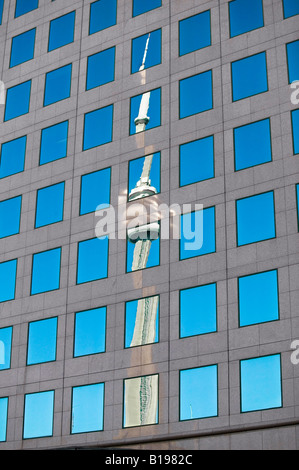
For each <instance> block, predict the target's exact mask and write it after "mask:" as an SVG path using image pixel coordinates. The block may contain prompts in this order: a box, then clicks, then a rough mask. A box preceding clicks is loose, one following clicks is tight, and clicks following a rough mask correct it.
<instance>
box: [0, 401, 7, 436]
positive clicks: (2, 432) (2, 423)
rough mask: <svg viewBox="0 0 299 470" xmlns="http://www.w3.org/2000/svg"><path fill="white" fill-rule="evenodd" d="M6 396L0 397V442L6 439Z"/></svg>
mask: <svg viewBox="0 0 299 470" xmlns="http://www.w3.org/2000/svg"><path fill="white" fill-rule="evenodd" d="M7 413H8V398H7V397H5V398H0V442H5V441H6V429H7Z"/></svg>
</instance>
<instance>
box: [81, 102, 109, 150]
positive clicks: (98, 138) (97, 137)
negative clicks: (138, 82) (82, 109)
mask: <svg viewBox="0 0 299 470" xmlns="http://www.w3.org/2000/svg"><path fill="white" fill-rule="evenodd" d="M112 128H113V105H112V104H111V105H110V106H106V107H105V108H101V109H97V110H95V111H91V112H90V113H86V114H85V116H84V136H83V150H89V149H92V148H94V147H98V146H100V145H104V144H107V143H108V142H112Z"/></svg>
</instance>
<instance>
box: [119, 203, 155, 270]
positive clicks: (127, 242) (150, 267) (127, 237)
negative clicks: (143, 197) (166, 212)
mask: <svg viewBox="0 0 299 470" xmlns="http://www.w3.org/2000/svg"><path fill="white" fill-rule="evenodd" d="M138 200H139V199H137V201H138ZM132 202H133V203H134V201H132ZM150 223H159V225H160V231H159V237H158V238H157V239H155V240H153V241H154V242H155V241H157V240H159V248H158V250H159V261H158V263H157V264H154V265H153V266H145V267H144V268H140V269H136V270H135V271H132V270H131V271H128V245H129V243H132V244H133V242H131V240H130V239H129V235H128V229H126V257H125V263H126V270H125V273H126V274H132V273H139V272H143V271H145V270H146V269H152V268H158V267H159V266H161V223H160V221H159V220H155V221H151V222H150ZM150 223H149V224H150ZM149 224H141V226H142V225H149ZM138 226H139V225H136V227H138ZM130 228H135V227H130Z"/></svg>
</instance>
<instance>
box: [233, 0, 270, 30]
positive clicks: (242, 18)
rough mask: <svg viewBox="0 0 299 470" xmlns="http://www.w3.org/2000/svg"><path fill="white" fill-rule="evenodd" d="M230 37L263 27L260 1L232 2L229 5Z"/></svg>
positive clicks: (242, 0)
mask: <svg viewBox="0 0 299 470" xmlns="http://www.w3.org/2000/svg"><path fill="white" fill-rule="evenodd" d="M229 19H230V36H231V37H234V36H238V35H239V34H243V33H247V32H248V31H252V30H254V29H257V28H262V27H263V26H264V14H263V1H262V0H234V1H232V2H230V3H229Z"/></svg>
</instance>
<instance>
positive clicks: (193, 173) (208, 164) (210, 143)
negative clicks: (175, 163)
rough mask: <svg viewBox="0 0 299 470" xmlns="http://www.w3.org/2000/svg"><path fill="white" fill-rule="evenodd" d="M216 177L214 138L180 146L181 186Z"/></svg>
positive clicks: (206, 138)
mask: <svg viewBox="0 0 299 470" xmlns="http://www.w3.org/2000/svg"><path fill="white" fill-rule="evenodd" d="M214 176H215V174H214V136H210V137H205V138H204V139H199V140H195V141H194V142H188V143H187V144H183V145H181V146H180V186H186V185H187V184H192V183H198V182H199V181H204V180H208V179H210V178H214Z"/></svg>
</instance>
